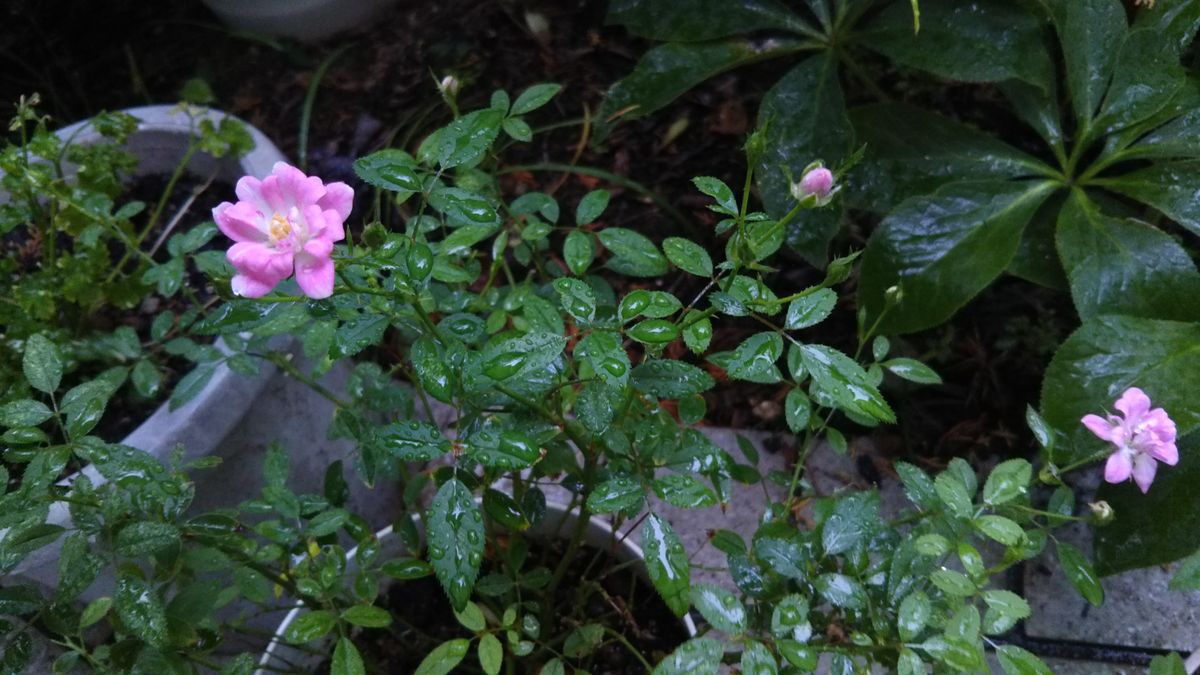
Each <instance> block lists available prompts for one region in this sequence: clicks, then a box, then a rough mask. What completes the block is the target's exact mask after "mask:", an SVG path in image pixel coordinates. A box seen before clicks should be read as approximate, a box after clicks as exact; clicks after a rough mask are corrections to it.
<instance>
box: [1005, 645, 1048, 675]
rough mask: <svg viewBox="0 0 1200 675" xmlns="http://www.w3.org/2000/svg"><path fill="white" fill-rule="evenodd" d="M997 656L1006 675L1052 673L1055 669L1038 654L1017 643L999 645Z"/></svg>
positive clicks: (1045, 674) (1043, 674)
mask: <svg viewBox="0 0 1200 675" xmlns="http://www.w3.org/2000/svg"><path fill="white" fill-rule="evenodd" d="M996 656H997V657H998V659H999V661H1000V667H1001V668H1003V669H1004V674H1005V675H1052V674H1053V672H1054V671H1052V670H1050V667H1049V666H1047V665H1046V664H1045V663H1043V662H1042V660H1041V659H1039V658H1038V657H1037V656H1035V655H1033V654H1031V653H1030V652H1027V651H1025V650H1024V649H1021V648H1020V647H1017V646H1016V645H999V646H997V647H996Z"/></svg>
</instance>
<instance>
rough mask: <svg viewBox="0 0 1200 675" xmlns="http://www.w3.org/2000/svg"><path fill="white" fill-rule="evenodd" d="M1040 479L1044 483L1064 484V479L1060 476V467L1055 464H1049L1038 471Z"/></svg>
mask: <svg viewBox="0 0 1200 675" xmlns="http://www.w3.org/2000/svg"><path fill="white" fill-rule="evenodd" d="M1038 480H1039V481H1041V482H1042V483H1043V484H1044V485H1062V480H1061V479H1060V478H1059V477H1058V467H1057V466H1055V465H1053V464H1047V465H1046V466H1043V467H1042V468H1041V470H1040V471H1038Z"/></svg>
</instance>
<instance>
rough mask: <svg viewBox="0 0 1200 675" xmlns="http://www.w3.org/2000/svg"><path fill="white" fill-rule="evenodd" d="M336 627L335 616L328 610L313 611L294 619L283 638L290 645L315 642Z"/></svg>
mask: <svg viewBox="0 0 1200 675" xmlns="http://www.w3.org/2000/svg"><path fill="white" fill-rule="evenodd" d="M335 626H337V614H334V613H333V612H330V611H328V610H323V609H321V610H313V611H309V612H305V613H303V614H301V615H300V616H298V617H296V619H295V620H294V621H292V623H291V625H289V626H288V628H287V630H286V631H285V632H284V634H283V637H284V639H285V640H287V641H288V642H291V643H292V644H304V643H306V642H312V641H313V640H317V639H319V638H321V637H323V636H325V635H326V634H328V633H329V631H331V630H333V629H334V627H335Z"/></svg>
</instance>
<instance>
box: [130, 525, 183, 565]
mask: <svg viewBox="0 0 1200 675" xmlns="http://www.w3.org/2000/svg"><path fill="white" fill-rule="evenodd" d="M178 544H179V529H178V528H176V527H175V526H174V525H171V524H170V523H153V522H148V521H143V522H140V523H132V524H130V525H127V526H125V527H123V528H121V531H120V532H118V533H117V543H116V546H115V548H116V551H117V553H119V554H120V555H123V556H127V557H131V558H134V557H138V556H143V555H147V554H150V553H157V552H159V551H162V550H165V549H167V548H171V547H173V546H177V545H178Z"/></svg>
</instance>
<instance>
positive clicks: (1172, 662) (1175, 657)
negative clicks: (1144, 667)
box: [1149, 652, 1188, 675]
mask: <svg viewBox="0 0 1200 675" xmlns="http://www.w3.org/2000/svg"><path fill="white" fill-rule="evenodd" d="M1149 675H1188V668H1187V664H1185V663H1184V662H1183V657H1182V656H1180V655H1179V653H1178V652H1171V653H1170V654H1165V655H1163V654H1160V655H1158V656H1155V657H1154V658H1153V659H1150V673H1149Z"/></svg>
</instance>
